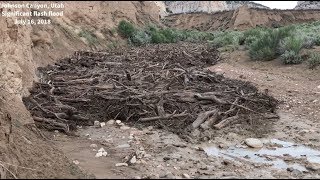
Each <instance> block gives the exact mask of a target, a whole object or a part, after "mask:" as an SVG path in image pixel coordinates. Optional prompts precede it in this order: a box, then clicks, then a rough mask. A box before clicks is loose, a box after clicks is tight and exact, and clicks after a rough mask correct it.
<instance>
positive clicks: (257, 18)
mask: <svg viewBox="0 0 320 180" xmlns="http://www.w3.org/2000/svg"><path fill="white" fill-rule="evenodd" d="M319 12H320V10H267V9H251V8H247V7H246V6H243V7H240V8H238V9H237V10H233V11H223V12H216V13H212V14H209V13H189V14H175V15H170V16H167V17H165V18H164V20H163V21H164V24H166V25H167V26H169V27H175V28H179V29H197V30H200V31H214V30H225V29H238V30H246V29H250V28H255V27H279V26H285V25H290V24H296V23H305V22H312V21H316V20H320V15H319Z"/></svg>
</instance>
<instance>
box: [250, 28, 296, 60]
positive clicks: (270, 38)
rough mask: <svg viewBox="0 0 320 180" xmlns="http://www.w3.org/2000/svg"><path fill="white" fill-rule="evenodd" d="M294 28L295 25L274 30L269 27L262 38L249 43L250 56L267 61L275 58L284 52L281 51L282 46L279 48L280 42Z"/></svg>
mask: <svg viewBox="0 0 320 180" xmlns="http://www.w3.org/2000/svg"><path fill="white" fill-rule="evenodd" d="M293 30H294V27H292V26H287V27H283V28H278V29H273V30H271V29H267V30H266V32H265V33H263V34H262V35H261V37H260V38H258V39H256V40H255V41H253V42H252V43H251V44H250V45H249V55H250V58H251V59H254V60H265V61H269V60H272V59H275V58H276V57H277V56H279V55H281V54H282V53H283V52H281V48H279V42H280V41H281V40H283V39H284V38H286V37H288V36H289V35H290V33H291V32H292V31H293ZM290 45H291V44H290ZM294 47H295V46H294ZM279 49H280V51H279Z"/></svg>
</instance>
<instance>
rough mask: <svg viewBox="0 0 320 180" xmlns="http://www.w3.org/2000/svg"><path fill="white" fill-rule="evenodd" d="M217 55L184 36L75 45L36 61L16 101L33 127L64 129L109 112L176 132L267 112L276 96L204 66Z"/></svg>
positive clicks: (267, 114)
mask: <svg viewBox="0 0 320 180" xmlns="http://www.w3.org/2000/svg"><path fill="white" fill-rule="evenodd" d="M218 61H219V53H218V51H217V50H216V49H215V48H210V47H207V46H206V45H203V44H188V43H181V44H163V45H149V46H147V47H140V48H139V47H135V48H128V49H117V50H114V51H108V52H95V53H94V52H76V53H75V54H74V55H73V56H72V57H70V58H65V59H62V60H61V61H59V62H58V63H56V64H54V65H49V66H47V67H45V68H39V70H38V71H39V73H40V74H41V82H36V83H34V87H33V88H32V89H31V90H30V92H31V95H30V96H29V97H26V98H24V102H25V104H26V106H27V108H28V109H29V110H30V111H31V113H32V116H33V118H34V120H35V122H36V124H37V125H38V126H39V127H44V128H47V129H59V130H63V131H64V132H66V133H68V132H70V131H72V130H74V129H76V126H77V125H92V124H93V122H94V121H96V120H98V121H107V120H110V119H120V120H122V121H124V122H127V123H132V124H134V125H141V124H142V125H154V126H157V127H161V128H166V129H168V130H170V131H172V132H175V133H178V134H183V133H185V132H187V131H189V130H192V129H195V128H198V127H200V128H202V129H210V128H213V129H221V128H224V127H226V126H228V125H230V124H234V123H241V122H242V121H246V120H249V118H250V120H252V119H253V120H265V119H268V118H269V117H270V114H271V115H272V114H273V113H274V110H275V108H276V105H277V101H276V100H275V99H274V98H272V97H270V96H268V95H266V94H263V93H259V92H258V90H257V89H256V88H255V87H254V86H253V85H251V84H250V83H248V82H243V81H238V80H230V79H227V78H224V77H223V76H222V75H217V74H215V73H213V72H210V71H207V70H204V69H205V67H208V66H210V65H213V64H215V63H217V62H218Z"/></svg>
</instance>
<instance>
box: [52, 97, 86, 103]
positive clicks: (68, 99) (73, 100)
mask: <svg viewBox="0 0 320 180" xmlns="http://www.w3.org/2000/svg"><path fill="white" fill-rule="evenodd" d="M56 98H57V99H58V100H60V101H65V102H73V103H78V102H90V101H91V99H85V98H75V99H71V98H63V97H56Z"/></svg>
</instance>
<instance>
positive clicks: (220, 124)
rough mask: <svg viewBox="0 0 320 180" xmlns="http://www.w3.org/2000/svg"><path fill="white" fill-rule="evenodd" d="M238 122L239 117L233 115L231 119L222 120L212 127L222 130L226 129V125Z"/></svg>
mask: <svg viewBox="0 0 320 180" xmlns="http://www.w3.org/2000/svg"><path fill="white" fill-rule="evenodd" d="M238 120H239V116H238V115H235V116H232V117H228V118H226V119H224V120H222V121H221V122H219V123H218V124H216V125H214V126H213V127H214V128H216V129H222V128H224V127H226V126H227V125H229V124H231V123H235V122H237V121H238Z"/></svg>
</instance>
